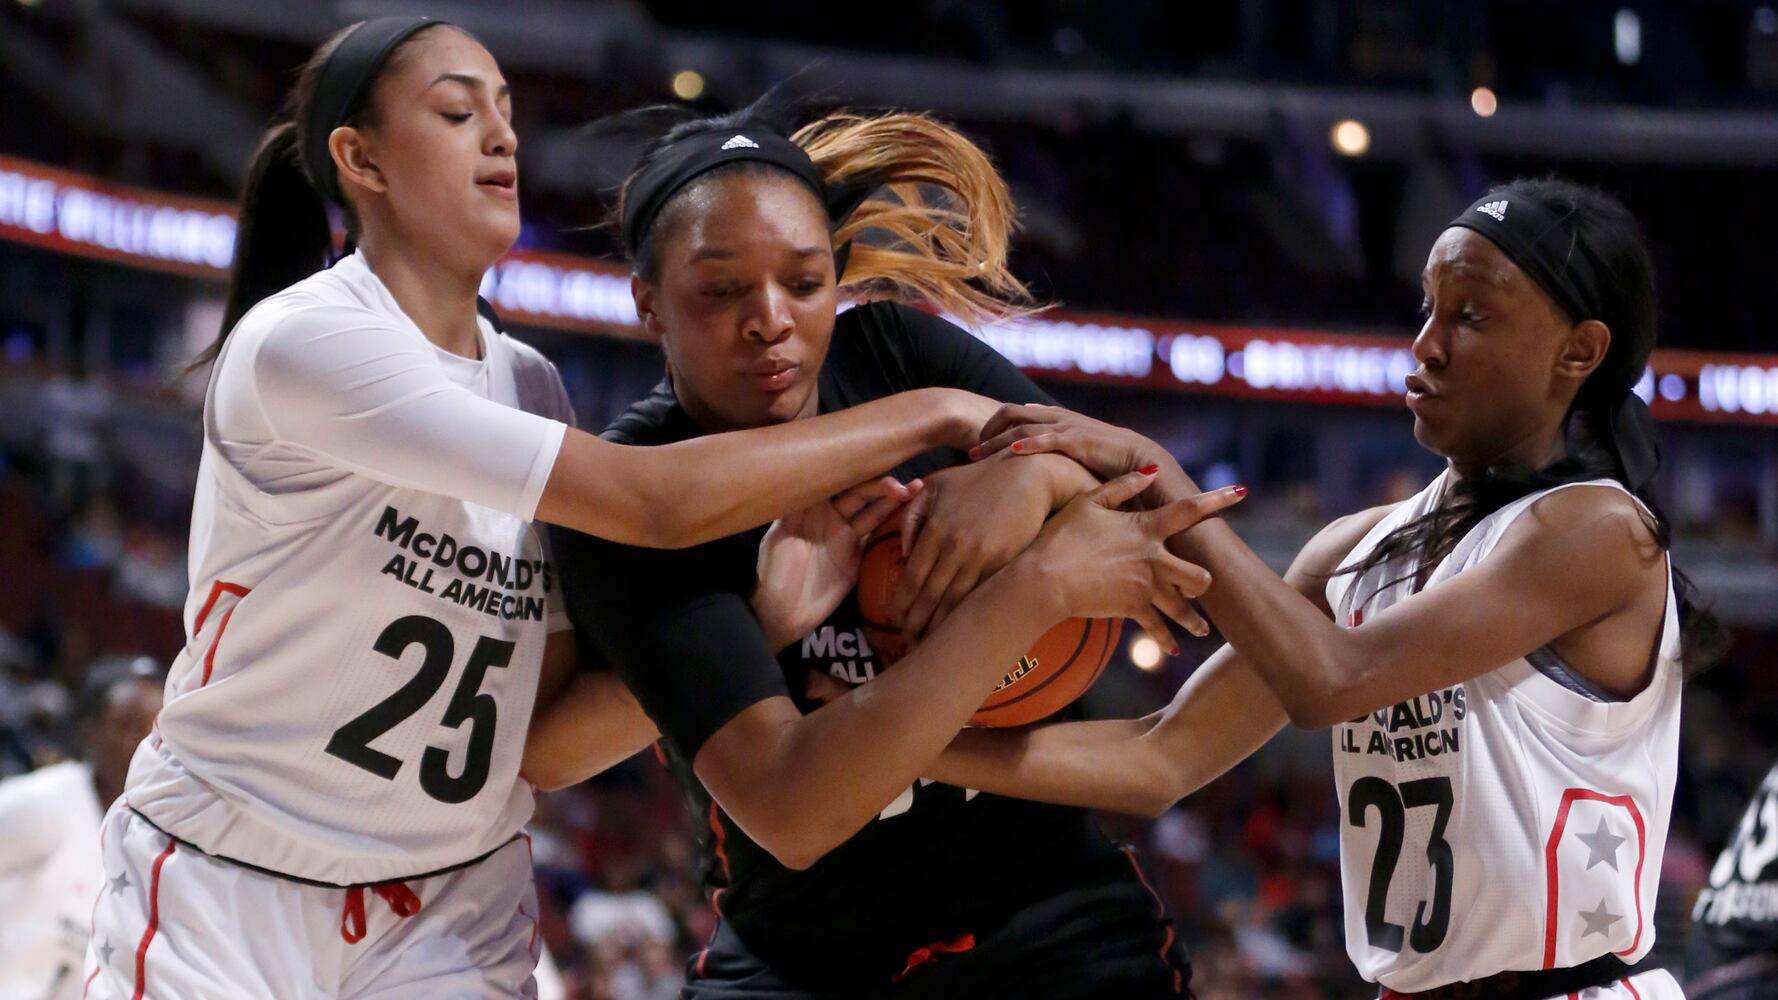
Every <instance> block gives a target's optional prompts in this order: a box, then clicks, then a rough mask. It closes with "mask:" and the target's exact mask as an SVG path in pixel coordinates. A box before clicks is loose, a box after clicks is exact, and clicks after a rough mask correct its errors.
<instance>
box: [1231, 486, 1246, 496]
mask: <svg viewBox="0 0 1778 1000" xmlns="http://www.w3.org/2000/svg"><path fill="white" fill-rule="evenodd" d="M1233 489H1234V491H1235V495H1236V496H1238V497H1244V496H1246V495H1247V487H1245V486H1236V487H1233Z"/></svg>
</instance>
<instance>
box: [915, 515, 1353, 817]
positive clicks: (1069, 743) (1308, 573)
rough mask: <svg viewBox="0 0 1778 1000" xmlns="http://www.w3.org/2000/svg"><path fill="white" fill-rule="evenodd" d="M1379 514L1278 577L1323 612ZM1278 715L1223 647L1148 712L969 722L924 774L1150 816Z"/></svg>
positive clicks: (1245, 749) (1234, 760) (1320, 541)
mask: <svg viewBox="0 0 1778 1000" xmlns="http://www.w3.org/2000/svg"><path fill="white" fill-rule="evenodd" d="M1382 513H1383V509H1382V508H1379V509H1377V510H1374V511H1366V512H1365V513H1363V514H1358V515H1354V516H1353V517H1348V518H1342V519H1341V520H1339V521H1335V522H1334V523H1333V524H1331V525H1329V526H1328V527H1327V528H1325V529H1323V530H1322V531H1321V532H1320V533H1319V534H1317V535H1316V536H1315V538H1314V539H1312V540H1311V541H1310V542H1309V544H1308V545H1306V546H1304V547H1303V551H1302V552H1301V553H1299V554H1298V555H1297V558H1296V561H1295V562H1294V563H1292V565H1291V567H1290V571H1289V572H1288V573H1287V574H1286V575H1285V579H1286V580H1287V581H1288V582H1289V583H1290V585H1291V586H1292V588H1293V589H1295V590H1296V591H1297V592H1298V593H1300V594H1302V595H1303V597H1304V598H1306V599H1307V600H1308V601H1309V602H1310V603H1312V604H1314V605H1316V606H1317V607H1319V608H1320V609H1321V611H1322V612H1323V613H1324V614H1325V613H1327V601H1326V596H1325V594H1326V585H1327V574H1329V573H1330V572H1332V570H1333V569H1334V568H1336V567H1337V566H1338V564H1339V561H1340V559H1341V558H1343V557H1344V555H1345V554H1346V552H1348V551H1350V549H1351V548H1352V546H1353V545H1355V544H1356V543H1357V541H1358V539H1360V538H1362V537H1363V536H1364V534H1365V532H1367V531H1369V530H1370V528H1371V526H1372V525H1374V524H1375V523H1376V521H1377V519H1378V518H1380V517H1381V516H1382ZM1214 586H1215V585H1213V586H1212V589H1214ZM1286 721H1288V717H1287V716H1286V714H1285V711H1284V706H1283V704H1282V703H1280V701H1279V699H1278V696H1277V695H1275V694H1273V693H1272V689H1271V687H1270V686H1268V685H1267V683H1266V681H1265V678H1264V677H1262V676H1261V675H1260V674H1259V672H1257V671H1256V670H1254V668H1253V665H1252V664H1251V663H1248V662H1247V661H1245V660H1244V659H1242V657H1241V656H1240V655H1239V654H1237V653H1236V652H1235V650H1234V648H1233V647H1232V646H1224V647H1222V648H1221V649H1219V650H1217V651H1216V652H1215V653H1214V654H1213V655H1212V656H1211V657H1210V658H1209V659H1208V660H1206V661H1204V663H1203V664H1202V665H1201V666H1199V667H1198V669H1197V670H1196V671H1194V672H1193V673H1192V675H1191V677H1190V678H1189V679H1188V680H1187V681H1186V682H1185V684H1184V685H1183V686H1181V687H1180V689H1179V691H1178V693H1177V694H1175V695H1174V696H1173V701H1172V702H1171V703H1170V704H1168V705H1167V707H1166V708H1164V709H1162V710H1161V711H1159V712H1156V713H1154V714H1153V715H1150V716H1148V717H1146V718H1143V719H1127V720H1111V721H1095V722H1064V723H1057V724H1054V725H1049V726H1041V727H1036V728H1032V729H1027V730H1022V731H1007V730H985V729H984V730H968V731H965V732H963V733H961V734H959V735H958V737H957V739H956V740H955V741H953V742H952V744H951V746H950V748H949V749H947V750H946V751H945V752H944V755H943V756H941V757H940V758H939V760H938V763H937V764H936V765H935V766H934V767H932V768H929V769H928V770H927V776H928V777H932V778H936V779H938V780H939V781H943V782H946V783H947V784H955V785H963V786H966V787H969V788H979V789H981V790H983V791H986V792H993V793H995V794H997V795H1012V796H1017V797H1020V798H1027V799H1036V800H1038V801H1042V802H1055V803H1059V804H1062V805H1076V806H1086V807H1089V808H1095V809H1110V810H1113V811H1116V812H1126V813H1135V814H1138V815H1145V816H1156V815H1159V814H1161V813H1163V812H1165V811H1166V810H1167V809H1169V808H1171V807H1172V805H1173V804H1174V803H1175V802H1177V801H1179V800H1180V799H1181V798H1183V797H1185V796H1187V795H1190V794H1191V793H1192V792H1195V791H1197V790H1198V789H1199V788H1202V787H1203V786H1204V785H1206V784H1208V783H1210V782H1211V781H1213V780H1215V779H1216V778H1217V777H1219V776H1221V775H1222V774H1223V773H1225V772H1227V771H1228V770H1229V768H1231V767H1234V766H1235V765H1236V764H1238V763H1240V762H1241V761H1243V760H1245V759H1247V757H1249V756H1250V755H1252V753H1253V752H1254V751H1255V750H1258V749H1259V748H1260V747H1261V746H1264V745H1265V743H1266V741H1267V740H1269V739H1271V738H1272V736H1273V735H1275V734H1276V733H1277V732H1278V730H1279V729H1281V728H1283V727H1284V724H1285V722H1286Z"/></svg>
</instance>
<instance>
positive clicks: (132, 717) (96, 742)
mask: <svg viewBox="0 0 1778 1000" xmlns="http://www.w3.org/2000/svg"><path fill="white" fill-rule="evenodd" d="M160 710H161V685H160V684H159V683H157V682H154V681H148V680H137V681H131V682H129V683H126V684H120V685H118V686H117V687H115V688H113V689H112V690H111V691H110V692H109V694H108V695H107V696H106V699H105V707H104V708H103V710H102V711H101V712H100V714H99V716H98V718H97V719H96V720H95V722H96V724H95V725H94V726H93V729H92V731H91V733H90V734H89V736H88V740H89V744H88V747H87V756H88V760H89V761H90V762H91V763H92V765H93V768H94V770H95V771H97V772H98V774H99V776H100V778H101V779H103V780H105V781H109V782H112V783H115V784H117V785H119V786H121V785H122V784H123V780H124V776H125V775H126V774H127V773H128V772H129V769H130V758H131V757H132V756H133V755H134V754H135V752H136V744H138V743H141V742H142V737H144V736H147V735H148V731H149V730H150V729H152V728H153V727H154V718H155V716H157V715H159V714H160ZM107 804H109V803H107Z"/></svg>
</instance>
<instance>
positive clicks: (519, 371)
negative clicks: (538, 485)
mask: <svg viewBox="0 0 1778 1000" xmlns="http://www.w3.org/2000/svg"><path fill="white" fill-rule="evenodd" d="M501 336H506V335H505V334H502V335H501ZM513 377H514V380H515V382H516V388H517V390H518V398H519V406H520V407H521V408H522V409H524V410H526V411H527V412H530V413H537V414H541V415H543V416H546V417H549V418H551V419H554V420H560V421H562V422H564V423H566V424H567V425H568V426H570V427H573V426H575V425H576V424H577V423H578V421H576V420H575V418H574V404H573V402H571V401H570V400H569V399H568V387H567V386H565V385H563V384H562V373H561V372H560V371H558V370H557V369H556V366H555V364H553V363H552V362H551V361H550V360H549V359H547V358H545V357H544V356H543V355H541V354H538V353H536V352H535V351H533V350H532V349H531V348H530V347H522V348H515V349H514V357H513ZM538 536H539V537H540V538H541V539H542V541H543V551H544V558H546V559H549V558H553V556H551V555H550V551H549V550H550V544H549V540H550V535H549V532H547V531H542V532H539V533H538ZM544 606H545V608H546V610H547V613H548V623H549V631H550V633H551V634H554V633H556V632H568V631H571V630H572V629H573V628H574V622H573V621H571V620H569V618H568V606H567V604H566V603H565V602H564V601H563V599H562V585H561V579H560V577H559V575H558V577H557V578H556V579H555V580H552V581H551V586H550V588H549V592H548V594H547V595H546V596H545V597H544Z"/></svg>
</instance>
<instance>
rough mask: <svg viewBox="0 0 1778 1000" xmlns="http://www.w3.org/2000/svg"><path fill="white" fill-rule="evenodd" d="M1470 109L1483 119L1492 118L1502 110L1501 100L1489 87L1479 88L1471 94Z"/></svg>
mask: <svg viewBox="0 0 1778 1000" xmlns="http://www.w3.org/2000/svg"><path fill="white" fill-rule="evenodd" d="M1469 107H1470V110H1472V111H1474V112H1475V113H1476V114H1478V115H1480V116H1482V117H1483V118H1492V117H1494V112H1496V111H1498V110H1500V99H1499V98H1497V97H1495V96H1494V91H1492V90H1490V89H1488V88H1487V87H1477V88H1476V89H1475V90H1473V91H1471V92H1470V94H1469Z"/></svg>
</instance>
